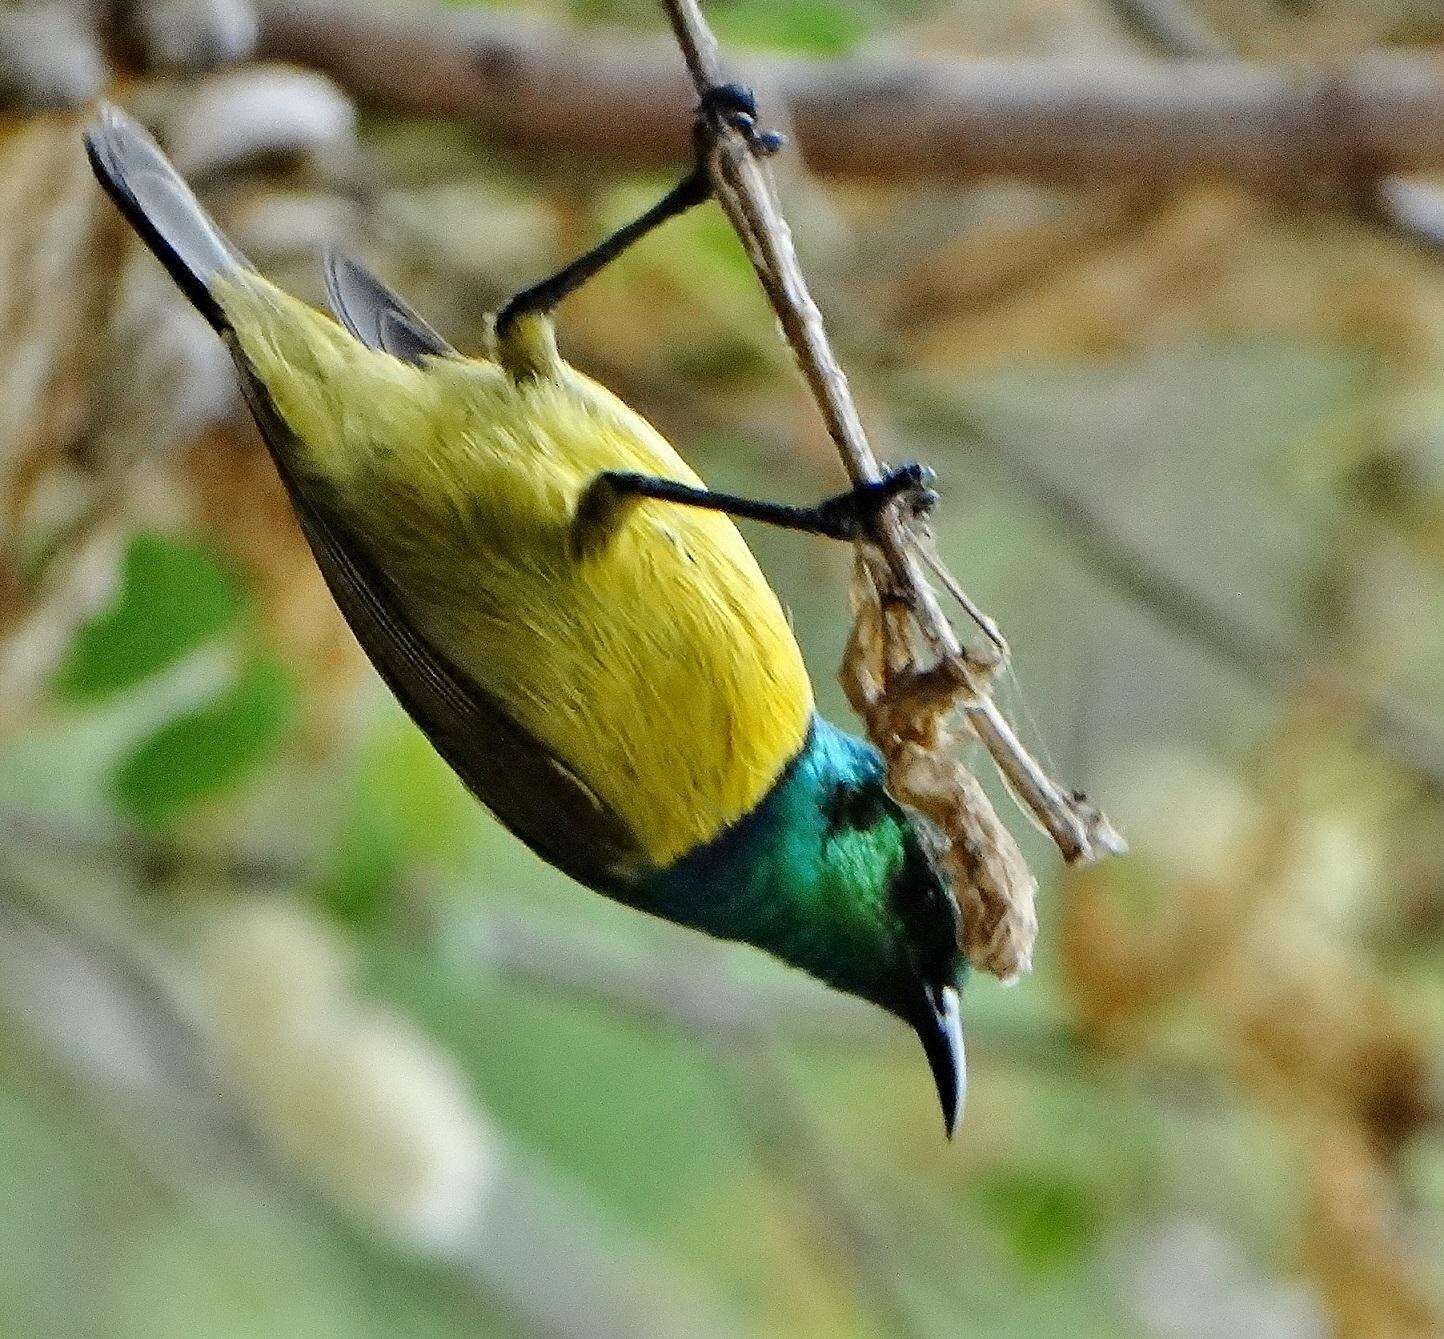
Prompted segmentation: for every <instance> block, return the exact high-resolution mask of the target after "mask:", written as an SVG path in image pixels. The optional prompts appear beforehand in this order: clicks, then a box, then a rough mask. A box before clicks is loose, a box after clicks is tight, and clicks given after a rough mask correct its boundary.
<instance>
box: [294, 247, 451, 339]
mask: <svg viewBox="0 0 1444 1339" xmlns="http://www.w3.org/2000/svg"><path fill="white" fill-rule="evenodd" d="M321 268H322V271H323V272H324V274H325V278H326V296H327V298H328V299H329V301H330V304H331V311H332V313H333V314H334V315H335V317H336V319H337V320H338V321H340V322H341V324H342V325H344V326H345V327H346V329H347V330H349V331H350V332H351V333H352V334H353V335H355V336H356V338H357V339H359V340H360V341H361V343H363V344H364V345H365V346H366V347H367V348H368V349H376V350H377V351H378V352H380V353H389V354H390V355H391V356H392V357H393V358H399V359H400V360H401V361H402V362H403V363H410V364H411V365H412V366H413V367H419V366H420V365H421V362H422V359H424V358H447V357H452V358H454V357H456V356H457V353H456V350H455V349H453V348H452V347H451V345H450V344H448V343H447V342H446V341H445V340H444V339H442V338H441V336H440V335H438V334H437V333H436V331H434V330H433V329H432V328H431V327H430V326H429V325H428V324H427V323H426V321H425V320H424V319H423V318H422V317H420V316H418V315H417V314H416V312H415V311H414V310H413V309H412V308H411V307H410V306H409V305H408V304H407V303H406V301H405V300H404V299H403V298H402V297H401V296H400V295H399V294H397V293H395V292H393V291H392V290H391V289H389V288H388V287H387V286H386V285H385V284H383V283H382V282H381V280H380V279H378V278H377V277H376V276H375V275H374V274H372V273H371V271H370V270H368V269H367V268H366V267H365V266H364V265H362V264H361V262H360V261H359V260H354V259H353V258H352V257H350V256H348V255H347V254H346V253H345V252H344V251H340V250H337V249H336V248H335V247H332V248H330V249H328V250H327V252H326V254H325V255H324V256H323V257H322V259H321Z"/></svg>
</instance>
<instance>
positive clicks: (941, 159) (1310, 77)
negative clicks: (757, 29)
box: [259, 0, 1444, 190]
mask: <svg viewBox="0 0 1444 1339" xmlns="http://www.w3.org/2000/svg"><path fill="white" fill-rule="evenodd" d="M260 19H261V35H260V48H259V49H260V52H261V53H262V54H263V55H266V56H270V57H273V58H277V59H282V60H289V61H295V62H297V63H299V64H302V65H309V66H312V67H313V68H316V69H320V70H324V71H325V72H326V73H328V74H330V75H331V76H332V77H333V78H335V79H336V80H337V81H338V82H339V83H341V84H342V85H343V86H344V87H345V88H346V89H347V90H349V91H350V92H351V93H352V94H354V95H355V96H356V97H358V98H359V99H361V100H362V101H369V102H373V103H377V104H380V105H383V106H388V107H391V108H394V109H397V110H401V111H409V112H415V113H420V114H424V115H444V116H455V117H459V118H461V119H464V120H467V121H470V122H472V123H474V124H476V125H477V126H478V127H480V129H481V130H482V131H483V132H484V133H486V134H487V135H488V136H491V137H493V138H494V139H496V140H497V141H499V142H501V143H503V144H506V145H509V146H512V147H514V148H517V149H524V150H526V151H528V152H530V153H537V152H543V151H548V150H550V151H555V152H559V153H566V154H569V155H585V154H592V155H597V156H600V157H605V158H608V159H610V160H611V161H612V162H625V163H629V164H635V165H639V166H642V165H659V164H663V163H680V162H685V161H686V160H687V158H688V156H689V153H690V148H691V142H690V139H689V115H690V110H691V106H692V103H693V101H694V98H693V96H692V92H691V89H690V87H689V84H688V81H687V79H686V78H685V77H684V72H683V71H682V70H681V69H679V68H678V66H677V61H676V58H675V56H674V55H671V54H670V53H669V52H668V51H667V50H666V48H665V47H663V46H660V45H658V44H656V43H652V42H649V41H648V40H647V39H645V38H638V37H636V36H635V35H627V36H625V37H623V36H618V37H615V38H609V37H608V36H607V35H606V34H605V33H602V32H598V31H596V30H587V31H579V30H577V29H575V28H568V27H565V26H562V25H558V24H555V23H549V22H547V21H545V20H540V19H536V18H534V17H533V16H531V15H525V14H519V13H516V12H513V11H505V12H488V11H485V10H479V9H466V10H453V9H445V8H441V7H436V8H432V7H430V6H424V5H419V4H418V5H414V6H413V5H403V6H394V7H392V6H387V7H377V6H372V5H366V6H362V5H359V4H357V3H356V2H355V0H263V2H262V4H261V6H260ZM738 68H739V70H740V72H741V73H742V74H744V75H745V76H746V78H747V79H748V80H749V81H750V82H752V83H753V84H754V85H755V86H756V87H757V88H759V89H760V90H761V91H762V92H763V94H764V95H765V96H776V97H777V98H778V99H779V100H780V101H782V102H785V104H786V106H787V108H788V112H789V117H790V129H791V130H792V131H793V132H794V133H795V135H796V139H797V143H798V145H799V147H800V148H801V150H802V153H803V156H804V157H805V158H806V160H807V165H808V167H809V168H810V169H812V170H814V171H816V172H820V173H827V174H837V175H844V176H858V177H870V178H875V179H880V180H906V179H910V178H919V177H927V178H941V179H955V180H961V179H966V178H971V177H977V176H980V175H984V174H989V173H1003V174H1009V175H1017V176H1028V177H1032V178H1035V179H1037V180H1040V181H1059V182H1062V181H1067V182H1087V183H1096V182H1099V181H1109V180H1124V181H1129V182H1138V181H1149V180H1153V181H1157V180H1164V179H1178V178H1187V177H1198V176H1205V177H1217V178H1222V179H1227V180H1234V181H1241V182H1245V183H1248V184H1251V185H1255V186H1262V187H1266V188H1269V189H1277V190H1286V189H1287V190H1292V189H1295V188H1297V187H1298V186H1299V185H1301V184H1304V183H1308V182H1310V181H1316V180H1319V179H1323V180H1324V181H1327V182H1335V181H1349V180H1354V179H1356V178H1357V175H1358V172H1359V169H1360V166H1361V165H1362V164H1367V165H1368V167H1369V170H1370V171H1371V172H1376V173H1379V172H1382V173H1389V172H1428V171H1431V170H1435V169H1439V168H1444V78H1441V67H1440V64H1439V62H1438V61H1437V60H1436V59H1434V58H1432V57H1429V56H1427V55H1422V54H1419V53H1411V52H1402V51H1395V52H1388V53H1382V52H1381V53H1374V54H1371V55H1367V56H1361V57H1359V58H1357V59H1355V60H1353V61H1352V62H1349V63H1345V64H1339V65H1335V66H1330V67H1328V68H1307V67H1305V68H1283V67H1280V68H1270V67H1265V66H1261V65H1257V64H1250V63H1248V62H1245V61H1241V60H1204V61H1187V62H1160V61H1153V60H1136V61H1128V60H1115V59H1109V60H1107V61H1100V60H1079V59H1076V58H1075V59H1072V60H1059V59H1032V60H961V59H949V60H943V59H937V58H927V57H909V56H897V57H871V56H869V57H864V56H858V57H852V58H849V59H846V60H835V61H826V62H822V61H808V60H784V59H780V58H776V57H768V58H762V57H758V58H756V59H750V58H749V59H748V60H746V61H745V62H739V67H738Z"/></svg>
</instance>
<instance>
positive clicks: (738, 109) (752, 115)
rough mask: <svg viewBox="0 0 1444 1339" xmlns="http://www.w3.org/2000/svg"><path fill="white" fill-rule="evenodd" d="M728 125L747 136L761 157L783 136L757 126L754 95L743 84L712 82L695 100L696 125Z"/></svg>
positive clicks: (773, 150) (776, 146)
mask: <svg viewBox="0 0 1444 1339" xmlns="http://www.w3.org/2000/svg"><path fill="white" fill-rule="evenodd" d="M711 123H721V124H724V125H729V126H731V127H732V129H733V130H736V131H737V132H738V133H739V134H741V135H742V136H743V138H745V139H746V141H747V143H748V145H749V146H750V147H751V149H752V152H753V153H755V154H757V155H758V156H759V157H761V158H768V157H770V156H771V155H772V154H774V153H776V152H777V151H778V149H780V148H781V147H782V146H783V144H785V143H786V140H785V139H784V138H783V137H782V136H781V135H779V134H778V133H777V132H776V131H774V130H758V129H757V98H756V95H755V94H754V93H753V92H752V90H751V89H750V88H748V87H747V85H746V84H713V85H712V87H711V88H709V89H707V90H706V91H705V92H704V93H703V94H702V96H701V98H700V99H699V100H698V102H697V124H698V126H699V127H702V126H705V125H708V124H711Z"/></svg>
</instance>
